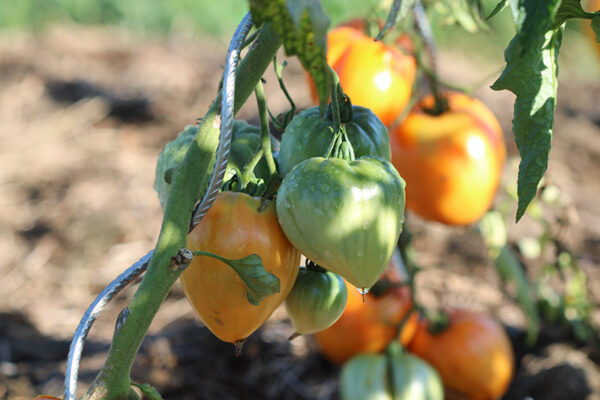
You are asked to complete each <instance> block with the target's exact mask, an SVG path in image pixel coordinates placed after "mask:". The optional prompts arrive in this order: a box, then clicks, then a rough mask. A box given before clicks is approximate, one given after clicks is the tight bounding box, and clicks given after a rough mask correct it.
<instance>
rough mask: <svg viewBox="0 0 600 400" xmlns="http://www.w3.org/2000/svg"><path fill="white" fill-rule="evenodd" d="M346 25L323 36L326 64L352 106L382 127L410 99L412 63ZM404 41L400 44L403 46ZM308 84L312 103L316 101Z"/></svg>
mask: <svg viewBox="0 0 600 400" xmlns="http://www.w3.org/2000/svg"><path fill="white" fill-rule="evenodd" d="M360 26H361V25H360V23H355V22H353V21H350V22H349V23H348V24H347V25H342V26H339V27H337V28H335V29H333V30H331V32H329V34H328V35H327V63H328V64H329V65H330V66H331V67H332V68H333V69H334V70H335V72H336V73H337V74H338V76H339V78H340V83H341V85H342V88H343V89H344V92H345V93H346V94H347V95H348V96H349V97H350V100H351V101H352V104H354V105H357V106H362V107H366V108H369V109H371V111H373V113H375V115H377V116H378V117H379V119H381V121H382V122H383V123H384V124H385V125H389V124H391V123H392V122H394V120H395V119H396V118H397V117H398V115H400V113H401V112H402V111H403V110H404V108H405V107H406V105H407V103H408V100H409V98H410V94H411V89H412V85H413V82H414V80H415V73H416V61H415V58H414V57H413V56H412V55H408V54H405V53H404V52H403V51H401V50H400V49H399V48H397V47H394V46H388V45H386V44H384V43H383V42H381V41H378V42H375V41H373V38H371V37H369V36H367V35H365V34H364V33H363V32H362V30H361V29H360ZM405 42H406V38H404V39H403V40H402V41H401V43H405ZM310 82H311V92H312V97H313V100H314V101H315V103H318V97H317V94H316V90H315V87H314V83H312V80H310Z"/></svg>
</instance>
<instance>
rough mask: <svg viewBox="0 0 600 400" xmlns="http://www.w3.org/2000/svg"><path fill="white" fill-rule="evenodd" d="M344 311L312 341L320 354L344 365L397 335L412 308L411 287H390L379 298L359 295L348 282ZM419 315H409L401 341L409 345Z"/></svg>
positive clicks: (382, 346)
mask: <svg viewBox="0 0 600 400" xmlns="http://www.w3.org/2000/svg"><path fill="white" fill-rule="evenodd" d="M346 286H347V288H348V300H347V301H346V308H345V309H344V313H343V314H342V316H341V317H340V319H338V320H337V322H336V323H335V324H333V325H332V326H331V327H329V328H327V329H325V330H323V331H321V332H317V333H316V334H315V340H316V342H317V345H318V346H319V349H320V350H321V353H322V354H323V355H324V356H325V358H327V359H328V360H329V361H331V362H332V363H334V364H343V363H345V362H346V361H348V360H349V359H350V358H352V357H353V356H355V355H357V354H360V353H377V352H379V351H381V350H383V349H384V348H385V347H386V346H387V345H388V344H389V343H390V342H391V341H392V340H394V338H395V336H396V331H397V329H396V327H397V326H398V324H399V323H400V322H401V321H402V320H403V319H404V317H405V316H406V314H407V313H408V312H410V310H411V309H412V300H411V295H410V288H409V287H408V286H399V287H394V288H391V289H390V290H389V291H388V292H386V293H385V294H384V295H383V296H381V297H375V296H374V295H373V294H371V293H367V294H366V295H365V300H364V302H363V297H362V294H360V293H359V292H358V289H357V288H356V287H354V286H352V285H350V284H349V283H346ZM417 321H418V316H417V314H416V313H413V314H412V315H411V316H410V317H408V319H407V321H406V323H405V324H404V327H403V328H402V332H401V334H400V342H401V343H402V344H404V345H406V344H408V343H409V342H410V340H411V339H412V337H413V335H414V333H415V331H416V329H417Z"/></svg>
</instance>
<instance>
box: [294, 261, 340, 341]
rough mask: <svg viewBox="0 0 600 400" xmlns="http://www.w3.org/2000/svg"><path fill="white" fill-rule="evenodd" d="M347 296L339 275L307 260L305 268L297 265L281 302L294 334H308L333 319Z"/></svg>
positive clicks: (326, 326) (326, 325) (331, 321)
mask: <svg viewBox="0 0 600 400" xmlns="http://www.w3.org/2000/svg"><path fill="white" fill-rule="evenodd" d="M347 297H348V294H347V292H346V285H345V284H344V280H343V279H342V278H340V277H339V276H337V275H336V274H334V273H333V272H328V271H326V270H325V269H323V268H321V267H319V266H317V265H314V264H313V263H309V264H308V266H307V267H306V268H300V271H299V272H298V278H296V282H295V283H294V287H293V288H292V291H291V292H290V294H289V295H288V296H287V297H286V298H285V303H284V304H285V309H286V311H287V314H288V316H289V317H290V320H291V321H292V325H293V326H294V329H295V331H296V334H309V333H315V332H318V331H320V330H323V329H326V328H328V327H330V326H331V324H333V323H334V322H335V321H337V320H338V318H339V317H340V316H341V315H342V312H343V311H344V307H345V305H346V299H347Z"/></svg>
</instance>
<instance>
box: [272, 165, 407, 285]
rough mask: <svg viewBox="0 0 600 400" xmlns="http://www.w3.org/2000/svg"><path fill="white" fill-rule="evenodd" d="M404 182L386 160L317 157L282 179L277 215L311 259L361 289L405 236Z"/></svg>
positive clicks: (293, 241) (286, 232)
mask: <svg viewBox="0 0 600 400" xmlns="http://www.w3.org/2000/svg"><path fill="white" fill-rule="evenodd" d="M404 186H405V184H404V180H403V179H402V178H401V177H400V175H398V172H396V170H395V169H394V167H393V166H392V164H391V163H390V162H389V161H386V160H382V159H379V158H374V157H363V158H360V159H357V160H354V161H352V162H350V163H349V162H347V161H345V160H343V159H340V158H322V157H313V158H310V159H308V160H305V161H303V162H301V163H300V164H298V165H297V166H296V167H295V168H294V169H293V170H292V171H291V172H290V173H289V174H288V175H287V176H286V177H285V178H284V179H283V182H282V184H281V187H280V188H279V192H278V195H277V201H276V209H277V218H278V219H279V224H280V225H281V228H282V229H283V232H284V233H285V235H286V236H287V238H288V239H289V241H290V242H291V243H292V244H293V245H294V247H296V248H297V249H298V250H299V251H300V252H301V253H302V254H304V255H305V256H306V257H307V258H309V259H310V260H312V261H314V262H315V263H317V264H319V265H320V266H322V267H324V268H327V269H328V270H330V271H332V272H335V273H336V274H338V275H340V276H342V277H343V278H344V279H346V280H347V281H348V282H350V283H351V284H353V285H354V286H356V287H358V288H370V287H371V286H373V284H375V282H376V281H377V279H378V278H379V277H380V276H381V273H382V272H383V270H384V269H385V267H386V266H387V263H388V261H389V259H390V258H391V256H392V253H393V251H394V248H395V246H396V243H397V241H398V237H399V236H400V232H401V230H402V221H403V218H404V202H405V196H404Z"/></svg>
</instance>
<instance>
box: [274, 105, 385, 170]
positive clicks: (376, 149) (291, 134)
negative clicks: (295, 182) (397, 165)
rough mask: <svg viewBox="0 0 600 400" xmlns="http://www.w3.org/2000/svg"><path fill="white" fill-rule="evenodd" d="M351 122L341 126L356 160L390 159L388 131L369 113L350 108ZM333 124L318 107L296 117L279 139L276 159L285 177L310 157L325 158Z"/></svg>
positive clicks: (360, 108)
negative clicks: (363, 157)
mask: <svg viewBox="0 0 600 400" xmlns="http://www.w3.org/2000/svg"><path fill="white" fill-rule="evenodd" d="M352 111H353V115H352V119H351V120H350V121H347V122H346V123H345V124H344V126H345V128H346V133H347V135H348V140H349V141H350V143H351V144H352V147H353V149H354V154H355V157H356V158H359V157H361V156H377V157H381V158H383V159H385V160H387V161H390V159H391V152H390V138H389V134H388V130H387V128H386V127H385V125H383V123H382V122H381V120H380V119H379V118H377V116H376V115H375V114H373V113H372V112H371V110H369V109H367V108H364V107H359V106H352ZM330 128H333V121H331V120H330V119H329V118H327V117H322V116H321V112H320V109H319V107H311V108H307V109H306V110H304V111H302V112H301V113H300V114H298V115H296V116H295V117H294V119H292V122H290V124H289V125H288V126H287V127H286V128H285V131H284V132H283V135H282V136H281V150H280V151H279V156H278V157H277V162H278V164H279V172H280V173H281V176H283V177H285V176H286V175H287V174H288V173H289V172H290V171H291V170H292V168H293V167H294V166H295V165H296V164H298V163H300V162H302V161H304V160H306V159H309V158H311V157H319V156H320V157H325V156H326V154H324V153H325V151H326V150H327V148H328V147H329V144H330V142H331V139H332V136H333V134H332V132H331V129H330Z"/></svg>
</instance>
